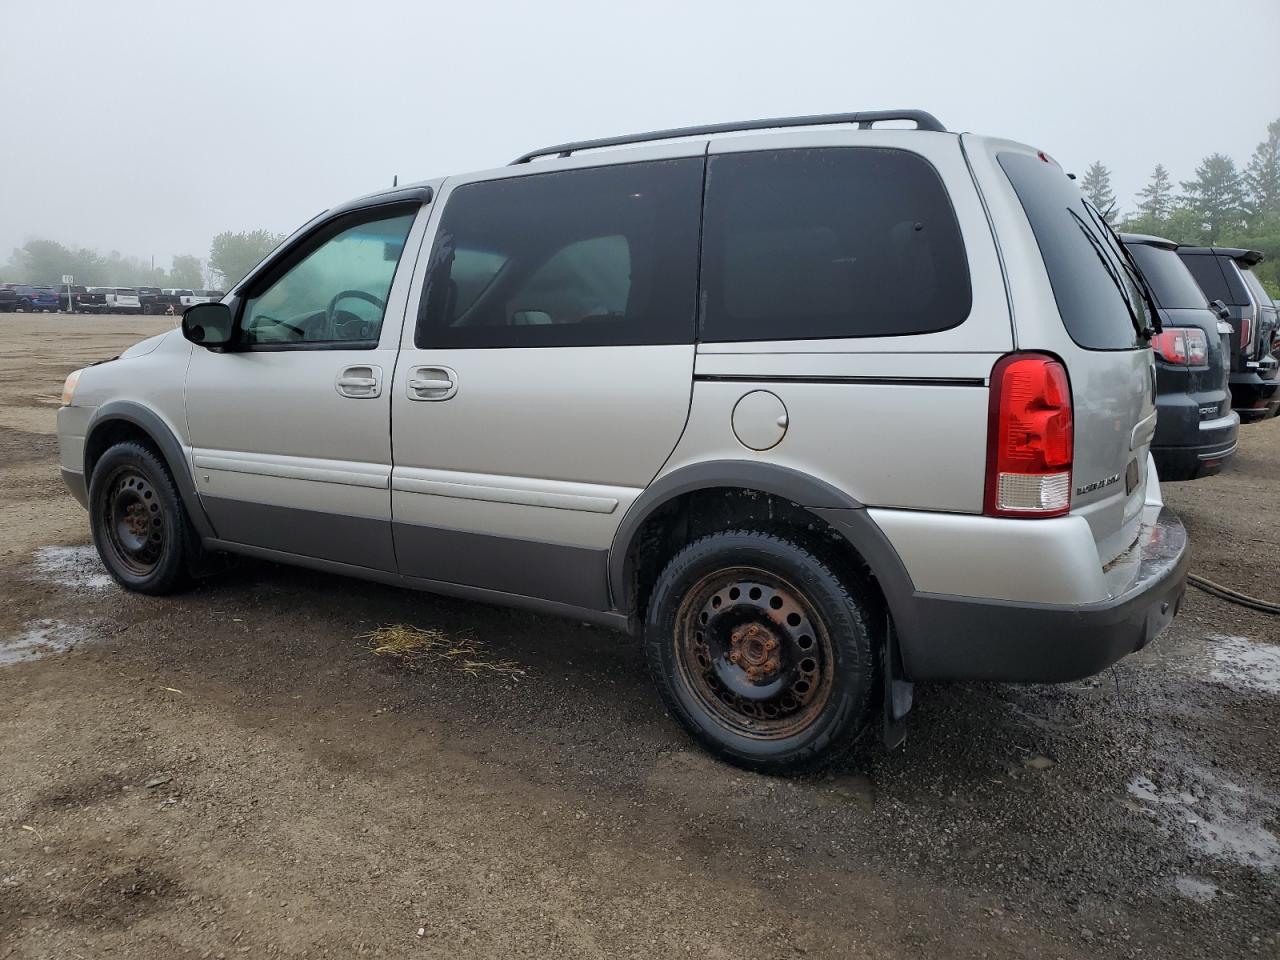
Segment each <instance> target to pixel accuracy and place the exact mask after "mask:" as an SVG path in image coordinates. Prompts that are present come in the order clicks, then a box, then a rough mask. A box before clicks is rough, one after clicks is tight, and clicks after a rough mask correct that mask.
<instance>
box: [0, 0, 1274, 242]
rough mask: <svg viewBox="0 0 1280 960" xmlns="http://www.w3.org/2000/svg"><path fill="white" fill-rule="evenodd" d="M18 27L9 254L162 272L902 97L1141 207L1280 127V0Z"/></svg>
mask: <svg viewBox="0 0 1280 960" xmlns="http://www.w3.org/2000/svg"><path fill="white" fill-rule="evenodd" d="M0 35H2V36H3V40H4V48H5V49H4V53H3V55H2V56H0V107H3V110H2V111H0V115H2V116H3V117H4V118H5V119H4V126H3V128H2V129H3V131H4V132H3V134H2V135H0V136H2V137H3V148H2V149H0V262H3V261H4V260H7V259H8V256H9V252H10V250H11V248H12V247H13V246H15V245H18V244H21V243H22V242H24V241H25V240H26V239H28V238H31V237H37V236H38V237H45V238H48V239H53V240H58V241H61V242H63V243H67V244H75V245H84V246H90V247H96V248H98V249H100V250H101V251H103V252H106V251H108V250H112V249H115V250H119V251H120V252H121V253H126V254H130V255H134V256H139V257H149V256H152V255H154V256H155V258H156V263H157V265H164V266H168V263H169V258H170V256H171V255H173V254H175V253H193V254H196V255H198V256H200V257H201V258H204V257H207V256H208V250H209V240H210V238H211V237H212V235H213V234H214V233H217V232H219V231H221V230H243V229H254V228H258V227H264V228H267V229H269V230H273V231H276V232H287V231H290V230H292V229H293V228H294V227H295V226H297V225H298V224H299V223H301V222H302V221H304V220H306V219H308V218H309V217H311V216H312V215H313V214H315V213H317V212H319V211H320V210H322V209H324V208H325V207H328V206H332V205H333V204H335V203H337V202H340V201H342V200H344V199H348V198H350V197H352V196H356V195H358V194H361V193H366V192H369V191H370V190H374V189H378V188H380V187H383V186H388V185H390V183H391V178H392V175H393V174H399V176H400V182H401V183H405V182H408V181H412V180H417V179H423V178H426V177H429V176H435V175H444V174H448V173H451V172H463V171H467V170H473V169H479V168H487V167H494V166H500V165H502V164H504V163H506V162H508V161H509V160H511V159H513V158H514V157H516V156H517V155H519V154H520V153H522V152H524V151H525V150H527V149H530V148H532V147H536V146H541V145H546V144H551V143H558V142H561V141H564V140H571V139H582V138H589V137H597V136H607V135H609V134H616V133H623V132H627V131H633V130H645V129H654V128H660V127H670V126H678V125H683V124H691V123H706V122H715V121H722V120H740V119H746V118H751V117H767V116H780V115H787V114H808V113H824V112H837V111H848V110H858V109H875V108H883V107H909V106H910V107H921V108H924V109H927V110H930V111H931V112H933V113H935V114H936V115H937V116H938V117H939V118H940V119H941V120H942V122H943V123H944V124H946V125H947V127H948V128H949V129H952V130H973V131H977V132H982V133H991V134H997V135H1000V136H1005V137H1009V138H1011V139H1016V140H1021V141H1025V142H1027V143H1030V144H1034V145H1035V146H1037V147H1040V148H1041V149H1044V150H1046V151H1047V152H1049V153H1051V154H1052V155H1054V157H1055V158H1057V159H1058V160H1059V161H1060V162H1061V163H1062V164H1063V165H1064V166H1065V167H1066V168H1067V169H1068V170H1072V171H1075V172H1077V173H1083V172H1084V168H1085V167H1086V166H1087V164H1088V163H1089V162H1091V161H1092V160H1095V159H1101V160H1102V161H1103V162H1105V163H1106V164H1107V165H1108V166H1109V167H1110V168H1111V170H1112V172H1113V177H1114V181H1113V182H1114V185H1115V187H1116V192H1117V195H1118V197H1119V199H1120V203H1121V207H1122V209H1126V210H1129V209H1132V207H1133V203H1134V200H1133V194H1134V193H1135V192H1136V191H1137V190H1138V189H1139V188H1140V187H1141V186H1142V185H1143V184H1144V183H1145V181H1146V179H1147V177H1148V175H1149V174H1150V171H1151V168H1152V167H1153V166H1154V165H1155V164H1156V162H1158V161H1159V162H1163V163H1164V164H1165V165H1166V166H1168V167H1169V169H1170V171H1171V173H1172V174H1173V178H1174V180H1175V182H1176V181H1177V180H1179V179H1187V178H1189V177H1190V176H1191V174H1192V171H1193V169H1194V167H1195V164H1196V163H1197V161H1198V160H1199V159H1200V158H1201V157H1203V156H1204V155H1205V154H1207V153H1209V152H1212V151H1214V150H1221V151H1223V152H1225V153H1228V154H1229V155H1231V156H1232V157H1233V158H1234V159H1235V160H1236V162H1237V163H1238V164H1241V165H1243V163H1244V162H1245V161H1246V160H1247V159H1248V156H1249V154H1250V152H1251V151H1252V150H1253V148H1254V146H1255V145H1256V144H1257V143H1258V141H1260V140H1261V139H1262V138H1263V136H1264V135H1265V128H1266V124H1267V122H1268V121H1270V120H1272V119H1275V118H1276V117H1277V116H1280V0H1239V2H1234V3H1232V4H1229V5H1227V4H1217V3H1213V2H1210V0H1107V2H1092V0H1090V2H1082V0H1075V2H1062V3H1039V2H1027V0H1010V2H996V0H988V2H978V0H973V2H968V3H966V2H964V0H911V2H891V0H884V2H878V3H864V2H855V0H843V2H838V0H837V2H826V0H824V2H804V0H792V2H785V3H779V2H772V3H756V2H736V3H735V2H728V0H717V2H698V0H685V2H667V0H661V2H658V0H644V2H631V0H615V2H608V0H591V2H581V3H573V2H561V0H541V2H537V3H515V2H492V0H471V2H468V3H456V2H450V3H433V2H430V0H418V2H401V3H393V2H381V0H358V2H341V3H332V2H328V0H313V2H308V3H302V2H297V3H295V2H283V0H256V2H252V3H245V2H241V0H217V2H214V0H205V2H202V3H194V2H187V0H160V2H142V0H112V2H101V0H78V2H57V0H34V2H30V0H0Z"/></svg>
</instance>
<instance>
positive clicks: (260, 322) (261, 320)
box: [249, 313, 307, 340]
mask: <svg viewBox="0 0 1280 960" xmlns="http://www.w3.org/2000/svg"><path fill="white" fill-rule="evenodd" d="M267 325H275V326H277V327H284V328H285V329H286V330H291V331H293V332H294V333H296V334H297V335H298V339H299V340H303V339H305V338H306V336H307V331H305V330H303V329H302V328H301V327H295V326H294V325H293V324H292V323H285V322H284V321H283V320H277V319H276V318H275V317H268V316H267V315H266V314H265V313H260V314H258V315H257V316H255V317H254V318H253V326H252V327H250V328H249V329H250V330H251V331H252V330H256V329H257V328H258V327H260V326H261V327H265V326H267Z"/></svg>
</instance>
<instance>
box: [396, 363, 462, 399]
mask: <svg viewBox="0 0 1280 960" xmlns="http://www.w3.org/2000/svg"><path fill="white" fill-rule="evenodd" d="M406 387H407V393H408V397H409V399H410V400H435V401H439V400H448V399H449V398H450V397H452V396H453V395H454V394H456V393H457V392H458V375H457V373H455V372H454V371H453V369H452V368H451V367H413V368H412V369H410V371H409V382H408V383H407V384H406Z"/></svg>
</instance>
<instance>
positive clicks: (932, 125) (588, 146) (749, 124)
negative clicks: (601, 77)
mask: <svg viewBox="0 0 1280 960" xmlns="http://www.w3.org/2000/svg"><path fill="white" fill-rule="evenodd" d="M882 120H913V121H915V125H916V129H917V130H933V131H935V132H937V133H946V132H947V128H946V127H944V126H943V125H942V123H941V122H940V121H939V120H938V118H937V117H935V116H934V115H933V114H931V113H928V112H926V111H924V110H862V111H859V112H858V113H819V114H814V115H813V116H810V117H774V118H772V119H770V120H742V121H740V122H737V123H708V124H705V125H703V126H698V127H674V128H672V129H670V130H651V131H649V132H648V133H628V134H625V135H623V136H621V137H603V138H601V139H599V140H578V141H576V142H574V143H561V144H557V145H556V146H554V147H543V148H542V149H541V150H530V151H529V152H528V153H526V154H522V155H521V156H519V157H517V158H516V159H515V160H512V161H511V166H515V165H516V164H518V163H528V162H529V161H530V160H533V159H534V158H536V157H549V156H551V155H552V154H555V155H556V156H559V157H567V156H569V155H571V154H573V153H576V152H578V151H579V150H596V149H599V148H601V147H621V146H625V145H626V144H630V143H645V142H647V141H650V140H675V139H677V138H679V137H703V136H709V135H711V134H713V133H740V132H743V131H747V130H777V129H780V128H782V127H821V126H828V125H830V124H837V123H856V124H857V125H858V127H859V128H861V129H863V130H866V129H869V128H870V127H871V126H872V124H875V123H879V122H880V121H882Z"/></svg>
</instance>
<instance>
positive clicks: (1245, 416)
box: [1231, 372, 1280, 423]
mask: <svg viewBox="0 0 1280 960" xmlns="http://www.w3.org/2000/svg"><path fill="white" fill-rule="evenodd" d="M1231 408H1232V409H1233V410H1235V412H1236V413H1238V414H1240V422H1241V423H1257V422H1258V421H1259V420H1266V419H1269V418H1270V417H1274V416H1275V415H1276V413H1277V412H1280V380H1274V379H1270V380H1265V379H1263V378H1262V377H1260V376H1258V374H1256V373H1252V372H1250V373H1233V374H1232V375H1231Z"/></svg>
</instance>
